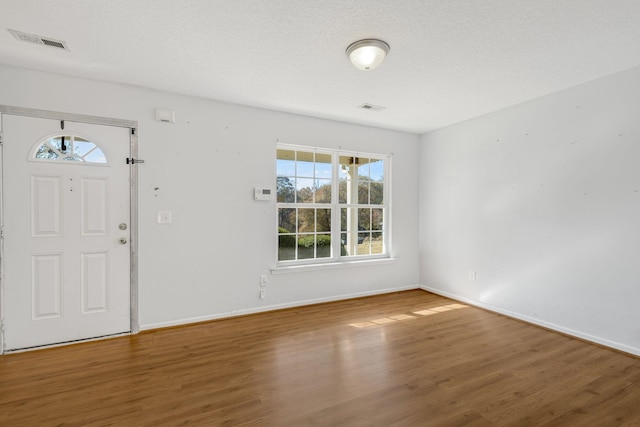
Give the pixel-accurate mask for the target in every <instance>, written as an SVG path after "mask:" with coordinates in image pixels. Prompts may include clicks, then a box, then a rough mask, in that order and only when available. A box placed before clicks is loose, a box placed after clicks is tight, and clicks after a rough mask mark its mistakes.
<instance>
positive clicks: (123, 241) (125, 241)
mask: <svg viewBox="0 0 640 427" xmlns="http://www.w3.org/2000/svg"><path fill="white" fill-rule="evenodd" d="M118 242H120V244H121V245H125V244H126V243H127V238H126V237H121V238H120V239H119V240H118Z"/></svg>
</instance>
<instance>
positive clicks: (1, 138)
mask: <svg viewBox="0 0 640 427" xmlns="http://www.w3.org/2000/svg"><path fill="white" fill-rule="evenodd" d="M3 142H4V133H2V131H1V130H0V144H2V143H3Z"/></svg>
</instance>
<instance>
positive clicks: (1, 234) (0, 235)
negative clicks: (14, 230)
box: [0, 225, 4, 240]
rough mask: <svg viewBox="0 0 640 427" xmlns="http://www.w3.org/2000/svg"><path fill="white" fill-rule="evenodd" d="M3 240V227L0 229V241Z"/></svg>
mask: <svg viewBox="0 0 640 427" xmlns="http://www.w3.org/2000/svg"><path fill="white" fill-rule="evenodd" d="M2 239H4V225H3V226H1V227H0V240H2Z"/></svg>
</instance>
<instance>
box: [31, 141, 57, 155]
mask: <svg viewBox="0 0 640 427" xmlns="http://www.w3.org/2000/svg"><path fill="white" fill-rule="evenodd" d="M54 141H55V140H50V141H49V144H47V143H44V144H42V145H41V146H40V147H38V151H36V155H35V158H36V159H43V160H57V159H58V153H59V151H58V150H57V149H56V148H55V144H54V143H53V142H54ZM59 146H60V140H58V147H59Z"/></svg>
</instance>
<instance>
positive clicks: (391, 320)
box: [349, 304, 469, 329]
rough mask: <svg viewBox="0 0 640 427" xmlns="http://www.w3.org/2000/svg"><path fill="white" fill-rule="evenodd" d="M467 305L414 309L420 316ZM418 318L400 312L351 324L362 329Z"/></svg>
mask: <svg viewBox="0 0 640 427" xmlns="http://www.w3.org/2000/svg"><path fill="white" fill-rule="evenodd" d="M467 307H469V306H468V305H464V304H447V305H442V306H440V307H433V308H429V309H425V310H419V311H414V312H413V314H417V315H418V316H431V315H434V314H438V313H444V312H446V311H451V310H458V309H461V308H467ZM417 318H418V317H417V316H411V315H409V314H399V315H396V316H388V317H381V318H379V319H373V320H369V321H367V322H358V323H350V324H349V326H353V327H354V328H360V329H362V328H369V327H372V326H380V325H386V324H388V323H395V322H400V321H403V320H413V319H417Z"/></svg>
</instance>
